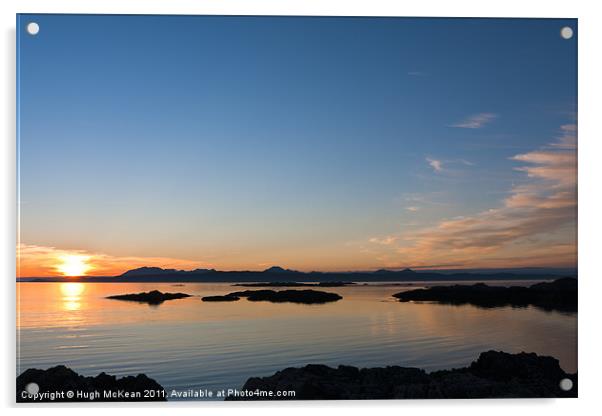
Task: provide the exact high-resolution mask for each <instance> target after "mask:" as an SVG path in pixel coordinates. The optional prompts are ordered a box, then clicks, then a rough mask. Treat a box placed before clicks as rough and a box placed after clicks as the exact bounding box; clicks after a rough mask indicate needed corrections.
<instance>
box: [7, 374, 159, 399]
mask: <svg viewBox="0 0 602 416" xmlns="http://www.w3.org/2000/svg"><path fill="white" fill-rule="evenodd" d="M30 383H35V384H37V386H38V388H39V391H38V395H37V396H32V395H29V394H28V393H27V392H28V391H30V392H34V391H35V388H32V386H30V387H29V388H28V385H30ZM70 392H71V393H73V397H69V395H70V394H71V393H70ZM50 393H54V396H53V397H54V400H51V397H52V396H50ZM90 400H94V401H104V402H115V401H119V402H123V401H126V402H127V401H132V402H146V401H165V400H166V399H165V393H164V389H163V387H162V386H161V385H160V384H159V383H157V382H156V381H155V380H153V379H152V378H148V377H147V376H146V375H144V374H138V375H137V376H135V377H134V376H127V377H122V378H117V377H115V376H111V375H108V374H105V373H100V374H99V375H97V376H96V377H84V376H81V375H79V374H77V373H76V372H75V371H73V370H71V369H69V368H67V367H65V366H64V365H58V366H56V367H52V368H49V369H47V370H38V369H32V368H30V369H28V370H26V371H25V372H23V373H22V374H21V375H20V376H18V377H17V402H82V401H90Z"/></svg>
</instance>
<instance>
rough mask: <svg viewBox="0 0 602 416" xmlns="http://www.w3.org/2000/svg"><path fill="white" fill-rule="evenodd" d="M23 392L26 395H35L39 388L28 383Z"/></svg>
mask: <svg viewBox="0 0 602 416" xmlns="http://www.w3.org/2000/svg"><path fill="white" fill-rule="evenodd" d="M25 391H26V392H27V393H28V394H31V395H36V394H38V392H39V391H40V386H38V384H37V383H29V384H28V385H27V386H25Z"/></svg>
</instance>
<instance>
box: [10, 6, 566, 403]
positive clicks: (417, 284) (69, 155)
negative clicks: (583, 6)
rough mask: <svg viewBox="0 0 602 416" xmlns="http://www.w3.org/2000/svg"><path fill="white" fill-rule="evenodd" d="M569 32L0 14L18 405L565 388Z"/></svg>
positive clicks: (459, 24)
mask: <svg viewBox="0 0 602 416" xmlns="http://www.w3.org/2000/svg"><path fill="white" fill-rule="evenodd" d="M577 29H578V27H577V20H576V19H502V18H499V19H498V18H470V19H469V18H403V17H398V18H393V17H370V18H368V17H294V16H289V17H284V16H281V17H277V16H159V15H59V14H39V15H38V14H21V15H18V16H17V118H18V120H17V126H18V127H17V130H18V131H17V133H18V137H17V143H18V204H19V205H18V210H19V218H18V220H19V236H18V247H17V276H16V280H17V283H16V285H17V328H16V329H17V357H16V359H17V379H16V384H17V389H16V400H17V401H18V402H48V401H80V402H88V401H180V400H189V401H210V400H213V401H224V400H226V401H230V400H347V399H434V398H437V399H453V398H523V397H576V396H577V242H576V234H577V229H576V225H577V192H576V191H577V159H576V155H577V36H578V30H577Z"/></svg>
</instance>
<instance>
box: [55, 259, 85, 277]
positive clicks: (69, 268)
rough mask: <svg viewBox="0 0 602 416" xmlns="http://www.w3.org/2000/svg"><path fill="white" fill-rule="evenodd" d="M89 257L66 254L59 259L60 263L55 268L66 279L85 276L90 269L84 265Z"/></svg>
mask: <svg viewBox="0 0 602 416" xmlns="http://www.w3.org/2000/svg"><path fill="white" fill-rule="evenodd" d="M88 259H89V256H82V255H78V254H66V255H63V256H60V257H59V261H60V262H61V263H60V264H59V265H57V266H56V269H57V271H58V272H59V273H61V274H62V275H63V276H66V277H75V276H85V275H86V273H87V272H88V270H90V269H91V268H92V267H91V266H90V265H89V264H88V263H86V262H87V260H88Z"/></svg>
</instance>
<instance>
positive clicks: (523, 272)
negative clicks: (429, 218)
mask: <svg viewBox="0 0 602 416" xmlns="http://www.w3.org/2000/svg"><path fill="white" fill-rule="evenodd" d="M576 275H577V273H576V270H571V269H506V270H501V269H497V270H490V271H488V270H470V271H467V270H446V271H431V270H429V271H414V270H411V269H403V270H388V269H380V270H377V271H374V272H367V271H355V272H300V271H296V270H290V269H285V268H282V267H279V266H273V267H270V268H268V269H266V270H263V271H218V270H215V269H195V270H190V271H186V270H176V269H162V268H160V267H140V268H137V269H132V270H128V271H127V272H125V273H123V274H121V275H119V276H84V277H47V278H22V279H18V280H19V281H34V282H62V281H70V282H73V281H81V282H167V283H169V282H174V283H176V282H177V283H180V282H181V283H187V282H337V281H346V282H416V281H439V280H440V281H453V280H528V279H534V280H535V279H538V280H539V279H557V278H559V277H576Z"/></svg>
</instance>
